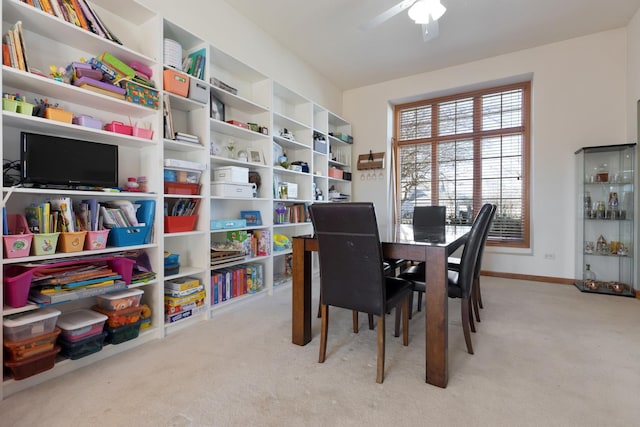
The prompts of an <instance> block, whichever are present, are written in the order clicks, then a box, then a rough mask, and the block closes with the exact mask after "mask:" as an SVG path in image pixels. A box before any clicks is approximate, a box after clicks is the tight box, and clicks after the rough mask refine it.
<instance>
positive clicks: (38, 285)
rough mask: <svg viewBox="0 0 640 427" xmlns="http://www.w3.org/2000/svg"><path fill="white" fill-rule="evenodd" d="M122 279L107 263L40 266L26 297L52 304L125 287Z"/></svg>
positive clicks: (41, 302)
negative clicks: (42, 267)
mask: <svg viewBox="0 0 640 427" xmlns="http://www.w3.org/2000/svg"><path fill="white" fill-rule="evenodd" d="M121 279H122V276H121V275H120V274H118V273H117V272H115V271H114V270H112V269H111V268H109V267H108V266H107V265H106V263H97V264H92V265H86V264H82V265H72V266H68V267H64V268H62V267H60V268H55V267H52V268H51V269H39V270H38V271H37V272H36V273H34V277H33V279H32V282H31V289H30V291H29V299H30V300H31V301H33V302H35V303H37V304H55V303H60V302H65V301H74V300H78V299H81V298H87V297H91V296H97V295H102V294H104V293H107V292H111V291H114V290H117V289H122V288H126V286H127V285H126V283H125V282H124V281H123V280H121Z"/></svg>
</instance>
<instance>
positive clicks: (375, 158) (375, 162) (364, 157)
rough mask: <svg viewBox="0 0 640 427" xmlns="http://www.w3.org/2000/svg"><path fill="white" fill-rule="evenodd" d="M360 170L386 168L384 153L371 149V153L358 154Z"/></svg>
mask: <svg viewBox="0 0 640 427" xmlns="http://www.w3.org/2000/svg"><path fill="white" fill-rule="evenodd" d="M357 167H358V170H359V171H361V170H368V169H384V153H374V152H372V151H371V150H369V154H360V155H358V166H357Z"/></svg>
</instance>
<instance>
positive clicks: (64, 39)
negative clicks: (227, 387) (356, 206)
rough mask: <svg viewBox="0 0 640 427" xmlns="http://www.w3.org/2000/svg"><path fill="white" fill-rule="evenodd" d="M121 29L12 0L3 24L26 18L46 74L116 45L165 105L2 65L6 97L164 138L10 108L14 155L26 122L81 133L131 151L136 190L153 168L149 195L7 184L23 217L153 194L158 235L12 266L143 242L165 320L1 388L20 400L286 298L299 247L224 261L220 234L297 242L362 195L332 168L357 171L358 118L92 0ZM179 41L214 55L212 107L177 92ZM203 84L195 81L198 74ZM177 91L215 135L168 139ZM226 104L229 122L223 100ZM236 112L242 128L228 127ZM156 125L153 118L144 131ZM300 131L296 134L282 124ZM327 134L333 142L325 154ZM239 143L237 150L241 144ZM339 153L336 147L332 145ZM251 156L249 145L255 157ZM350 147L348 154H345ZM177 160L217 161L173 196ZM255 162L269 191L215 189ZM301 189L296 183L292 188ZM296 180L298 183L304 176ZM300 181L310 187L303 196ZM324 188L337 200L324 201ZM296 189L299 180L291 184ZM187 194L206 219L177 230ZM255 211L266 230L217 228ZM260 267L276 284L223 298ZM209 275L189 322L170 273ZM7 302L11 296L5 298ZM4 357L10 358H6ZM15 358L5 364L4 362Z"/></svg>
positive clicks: (156, 315) (204, 132) (7, 138)
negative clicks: (238, 194)
mask: <svg viewBox="0 0 640 427" xmlns="http://www.w3.org/2000/svg"><path fill="white" fill-rule="evenodd" d="M91 4H92V5H94V6H95V9H96V11H97V12H98V14H99V15H100V17H101V18H102V19H103V20H104V22H105V23H106V24H107V26H108V27H109V28H110V29H111V31H112V32H113V33H115V34H116V35H117V36H118V38H119V39H120V40H121V41H122V42H123V44H122V45H119V44H116V43H113V42H111V41H109V40H106V39H104V38H101V37H99V36H96V35H94V34H92V33H90V32H88V31H85V30H83V29H81V28H79V27H76V26H75V25H72V24H70V23H68V22H65V21H63V20H61V19H58V18H56V17H54V16H52V15H49V14H47V13H44V12H42V11H40V10H38V9H36V8H35V7H32V6H29V5H27V4H25V3H22V2H21V1H18V0H3V2H2V19H3V32H5V31H6V30H7V29H8V28H9V27H11V26H12V25H14V24H15V23H16V22H17V21H22V24H23V31H24V35H25V41H26V50H27V52H28V59H29V65H30V67H31V68H32V69H38V70H43V71H45V72H48V71H47V70H48V69H49V65H51V64H56V65H59V66H66V65H67V64H69V63H70V62H72V61H78V60H79V59H80V58H86V59H88V58H91V57H93V56H98V55H100V54H101V53H102V52H110V53H112V54H113V55H115V56H116V57H118V58H120V59H121V60H123V61H124V62H127V63H128V62H130V61H133V60H135V61H137V62H140V63H142V64H145V65H147V66H149V67H151V69H152V70H153V76H152V78H153V80H154V81H155V83H156V86H157V89H158V91H159V97H160V103H161V105H160V108H159V109H157V110H156V109H152V108H148V107H145V106H141V105H137V104H133V103H130V102H126V101H122V100H118V99H115V98H112V97H110V96H105V95H102V94H99V93H95V92H90V91H87V90H84V89H81V88H77V87H75V86H72V85H69V84H64V83H61V82H57V81H54V80H53V79H50V78H47V77H43V76H39V75H37V74H33V73H27V72H24V71H19V70H17V69H14V68H10V67H6V66H3V67H2V73H1V81H2V88H3V92H9V93H20V94H21V95H25V96H27V99H33V98H48V100H49V101H50V102H52V103H59V105H60V107H62V108H64V109H66V110H68V111H72V112H74V113H76V114H86V115H89V116H92V117H95V118H97V119H100V120H101V121H102V122H103V123H109V122H111V121H119V122H123V123H129V122H136V123H138V124H139V125H140V124H148V125H149V126H150V127H151V128H152V129H153V130H154V136H153V139H142V138H137V137H132V136H125V135H121V134H117V133H112V132H107V131H104V130H98V129H91V128H87V127H80V126H76V125H72V124H66V123H62V122H57V121H53V120H47V119H43V118H39V117H32V116H26V115H23V114H19V113H15V112H9V111H3V114H2V115H1V116H0V124H2V129H3V133H2V144H1V147H2V148H1V150H2V154H3V158H4V159H11V160H16V159H19V157H20V151H19V146H18V143H17V141H19V135H20V132H21V131H28V132H33V133H42V134H47V135H52V136H61V137H66V138H73V139H79V140H84V141H92V142H99V143H103V144H110V145H115V146H117V147H118V150H119V181H120V185H122V186H124V185H125V183H126V181H127V178H128V177H130V176H135V177H138V176H146V177H147V180H148V192H146V193H127V192H121V193H118V194H113V193H105V192H99V191H79V190H50V189H38V188H10V187H8V186H7V184H6V183H4V182H3V187H2V190H3V196H4V198H5V199H6V208H7V212H8V213H23V212H24V207H25V206H27V205H29V204H30V203H33V202H40V201H45V200H46V199H47V198H51V197H54V196H68V197H71V198H72V199H74V200H76V199H77V200H80V199H86V198H96V199H97V200H98V201H106V200H113V199H116V198H117V199H125V200H131V201H133V202H135V201H138V200H153V201H155V202H156V210H155V218H154V224H153V228H152V229H153V235H152V239H151V241H150V242H149V243H147V244H143V245H137V246H127V247H107V248H104V249H102V250H95V251H83V252H77V253H56V254H53V255H51V256H29V257H25V258H4V259H2V264H3V272H4V269H5V268H9V267H11V266H12V265H14V264H17V263H21V262H25V261H28V262H39V261H45V260H57V259H60V260H65V259H68V258H71V257H76V256H80V257H88V256H90V255H92V256H93V255H112V254H118V253H121V252H123V251H124V250H131V249H136V250H143V251H144V252H146V253H147V254H148V256H149V258H150V261H151V266H152V268H153V270H154V271H155V272H156V279H155V280H153V281H149V282H146V283H141V284H136V285H132V286H135V287H139V288H140V289H142V290H144V295H143V303H146V304H148V305H149V306H150V308H151V310H152V324H151V327H150V328H148V329H146V330H145V331H143V332H141V333H140V336H139V337H138V338H136V339H133V340H130V341H127V342H125V343H122V344H119V345H105V347H104V348H103V349H102V350H101V351H99V352H97V353H95V354H92V355H90V356H87V357H83V358H81V359H78V360H59V361H58V362H57V363H56V364H55V367H54V368H53V369H51V370H48V371H45V372H43V373H40V374H37V375H34V376H31V377H29V378H26V379H24V380H20V381H15V380H13V379H11V378H10V377H5V378H4V381H3V383H2V388H1V389H0V397H6V396H9V395H11V394H13V393H16V392H18V391H20V390H23V389H26V388H29V387H32V386H35V385H37V384H39V383H41V382H43V381H46V380H49V379H51V378H55V377H58V376H60V375H64V374H66V373H68V372H72V371H74V370H76V369H79V368H81V367H84V366H88V365H91V364H92V363H95V362H96V361H98V360H101V359H104V358H107V357H110V356H112V355H115V354H117V353H120V352H122V351H126V350H128V349H130V348H133V347H136V346H139V345H143V344H144V343H146V342H148V341H150V340H154V339H159V338H163V337H165V336H166V335H167V334H170V333H174V332H175V333H177V332H178V331H179V330H181V329H183V328H185V327H188V326H190V325H192V324H193V323H194V322H199V321H204V320H208V319H211V318H212V317H214V315H215V313H219V312H220V311H222V310H226V309H233V307H237V306H238V304H241V303H245V302H249V301H256V300H257V299H259V298H261V297H263V296H267V295H270V294H272V293H273V291H274V286H276V285H283V284H286V283H289V282H290V273H291V250H290V249H284V250H278V251H276V250H274V248H273V246H271V247H269V248H268V253H267V254H266V255H261V256H256V257H253V258H250V259H243V260H240V261H233V262H228V263H225V264H218V265H215V266H213V267H212V266H211V264H210V246H211V243H212V242H218V241H222V240H226V238H227V233H228V232H229V231H240V232H247V233H256V232H267V233H268V234H269V235H270V236H271V241H272V242H273V240H274V237H275V236H276V235H284V236H287V237H289V238H291V237H293V236H296V235H300V234H308V233H311V232H312V225H311V223H310V222H308V221H306V218H305V214H306V207H307V206H308V205H309V204H311V203H315V202H319V201H323V202H326V201H327V200H328V197H329V189H330V188H331V187H334V188H335V189H337V191H340V192H343V193H345V194H351V183H350V181H348V180H344V179H334V178H330V177H329V176H328V171H329V168H330V167H331V166H335V167H338V168H340V169H342V170H344V171H350V168H351V145H350V144H347V143H345V142H343V141H342V140H340V139H339V138H334V137H332V136H331V135H332V134H334V133H335V132H341V133H345V134H350V133H351V127H350V125H349V124H348V122H346V121H345V120H343V119H341V118H340V117H338V116H336V115H335V114H333V113H332V112H330V111H329V110H327V109H326V108H324V107H322V106H319V105H317V104H314V102H312V101H311V100H309V99H306V98H305V97H303V96H301V95H299V94H297V93H295V92H294V91H292V90H290V89H289V88H287V87H286V86H285V85H283V84H281V83H279V82H274V81H273V80H272V79H271V78H270V77H269V76H267V75H265V74H263V73H261V72H260V71H258V70H256V69H254V68H252V67H250V66H248V65H246V64H244V63H243V62H241V61H239V60H237V59H235V58H234V57H233V56H231V55H229V54H227V53H225V52H223V51H221V50H220V49H218V48H217V47H216V46H215V45H213V44H211V41H207V40H204V39H203V38H201V37H199V36H197V35H196V34H194V33H193V32H191V31H190V30H188V29H185V28H182V27H181V26H179V25H176V24H175V23H173V22H171V21H170V20H169V19H166V18H165V17H162V16H159V15H158V14H157V13H155V12H153V11H151V10H149V9H146V8H145V7H143V6H141V5H139V4H138V3H137V2H136V1H135V0H116V1H110V0H109V1H108V0H95V1H92V2H91ZM165 38H168V39H171V40H174V41H176V42H178V43H179V44H180V45H181V46H182V49H183V56H184V55H185V54H188V53H192V52H196V51H200V50H202V51H203V52H204V53H205V57H206V61H205V65H204V74H203V78H202V79H196V81H197V82H198V83H199V84H200V85H204V86H205V87H206V88H207V89H208V91H209V93H210V98H209V99H207V100H206V102H200V101H198V100H194V99H191V98H190V97H189V96H187V97H183V96H180V95H176V94H173V93H170V92H168V91H165V90H163V85H162V80H163V77H162V76H163V70H166V69H169V68H171V67H170V66H169V64H165V63H164V60H163V58H164V55H163V40H164V39H165ZM189 78H190V79H192V78H193V77H191V76H189ZM213 79H217V80H218V81H220V82H223V83H224V85H227V87H228V88H233V90H231V89H229V90H226V89H223V88H221V87H220V86H221V85H219V84H213ZM165 96H166V97H168V100H169V104H170V108H171V115H172V118H173V124H174V130H176V131H180V132H185V133H188V134H193V135H197V136H198V138H199V140H200V142H201V144H194V143H190V142H181V141H176V140H173V139H169V138H164V137H163V136H164V124H163V103H164V101H163V99H164V97H165ZM220 104H222V105H224V117H222V116H221V112H222V110H221V109H220V108H218V107H219V105H220ZM227 121H231V123H229V122H227ZM239 123H249V124H253V125H254V126H253V129H246V128H244V127H240V126H238V124H239ZM143 127H144V126H143ZM284 129H287V133H291V134H293V137H292V138H291V137H289V136H287V137H284V136H282V135H281V131H284ZM314 134H316V135H321V136H322V137H323V138H324V140H325V141H326V145H325V146H324V149H321V150H315V149H314ZM231 146H233V150H229V149H228V147H231ZM278 149H282V150H284V151H286V155H287V158H288V162H290V163H292V162H301V163H302V165H301V168H302V166H303V165H306V168H305V169H304V170H303V171H295V170H291V169H285V168H283V167H282V166H281V165H280V164H279V159H278V156H279V154H280V152H279V151H278ZM330 149H331V151H330ZM239 152H243V153H246V155H247V159H246V161H245V160H243V159H242V156H238V154H239ZM334 154H335V155H336V157H335V159H334V158H333V155H334ZM168 159H176V160H183V161H189V162H196V163H201V164H204V170H202V171H201V175H200V183H201V186H200V191H199V194H172V191H167V188H165V186H164V173H163V172H164V165H165V161H166V160H168ZM230 166H235V167H245V168H248V169H249V171H250V173H251V179H252V180H253V181H258V182H259V184H260V185H259V186H258V187H257V188H256V191H255V197H245V198H229V197H220V196H216V195H214V194H213V192H212V190H211V186H210V185H209V184H210V182H211V180H212V177H213V171H214V170H215V169H218V168H225V167H230ZM280 183H288V184H291V192H289V191H287V194H286V196H284V195H283V193H281V192H279V191H278V190H279V188H280ZM288 184H287V185H288ZM294 184H295V185H294ZM294 187H296V190H297V194H295V195H294V194H293V188H294ZM315 188H319V189H320V190H321V192H322V194H323V196H324V199H323V200H317V198H316V192H315ZM288 189H289V188H288ZM178 198H183V199H188V200H191V201H195V202H198V204H199V206H198V210H197V220H196V222H195V226H194V227H193V229H192V230H191V229H189V230H185V231H179V232H172V231H173V229H171V230H169V229H167V227H166V226H165V221H164V216H165V215H164V213H165V205H169V206H170V205H171V204H172V203H173V202H175V201H176V200H177V199H178ZM280 206H284V207H286V208H289V210H291V209H292V208H294V207H296V206H298V208H297V209H298V210H299V211H298V213H299V216H298V218H297V221H298V222H294V221H292V220H291V219H292V218H293V217H287V218H286V220H285V221H282V220H281V219H279V218H278V216H277V214H276V209H277V208H279V207H280ZM241 211H258V212H260V216H261V224H260V225H249V226H247V227H241V228H236V229H230V230H227V229H223V230H212V229H211V226H210V223H211V221H212V220H226V219H238V218H240V212H241ZM165 253H175V254H179V255H180V258H179V260H180V269H179V272H178V273H176V274H165V272H164V269H163V264H164V255H165ZM253 264H259V265H260V266H261V268H262V271H263V276H262V287H261V289H259V290H258V291H257V292H252V293H246V294H244V295H240V296H238V297H235V298H231V299H228V300H226V301H224V302H223V301H220V300H219V301H218V303H217V304H213V298H212V296H213V291H214V283H212V274H215V273H216V272H218V271H220V270H221V269H226V268H229V269H233V268H235V267H238V266H249V265H253ZM184 277H196V278H198V279H199V280H200V281H201V282H202V283H203V284H204V285H205V290H206V298H205V301H204V306H205V309H203V310H202V311H200V312H198V313H197V314H196V315H194V316H190V317H188V318H185V319H183V320H180V321H178V322H175V323H167V322H165V315H164V284H165V282H166V281H168V280H172V279H180V278H184ZM0 302H1V301H0ZM93 303H94V299H93V298H87V299H84V300H80V301H74V302H70V303H63V304H60V305H58V306H57V307H59V308H60V309H61V310H62V311H68V310H72V309H75V308H78V307H89V306H91V305H92V304H93ZM2 307H3V311H2V317H3V318H4V317H6V316H9V315H12V314H17V313H22V312H26V311H31V310H37V309H39V307H38V306H36V305H35V304H31V303H29V304H27V305H26V306H24V307H19V308H12V307H9V306H6V305H2ZM0 361H2V360H1V359H0ZM2 362H4V361H2Z"/></svg>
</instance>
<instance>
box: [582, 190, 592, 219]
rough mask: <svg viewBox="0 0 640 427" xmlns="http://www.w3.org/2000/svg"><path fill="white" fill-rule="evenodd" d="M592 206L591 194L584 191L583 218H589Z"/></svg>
mask: <svg viewBox="0 0 640 427" xmlns="http://www.w3.org/2000/svg"><path fill="white" fill-rule="evenodd" d="M592 208H593V205H592V204H591V193H590V192H588V191H585V193H584V216H585V218H591V212H592Z"/></svg>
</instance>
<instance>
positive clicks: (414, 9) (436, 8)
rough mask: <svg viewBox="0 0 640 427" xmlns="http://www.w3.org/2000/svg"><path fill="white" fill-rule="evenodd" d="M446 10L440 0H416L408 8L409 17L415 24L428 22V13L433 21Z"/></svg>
mask: <svg viewBox="0 0 640 427" xmlns="http://www.w3.org/2000/svg"><path fill="white" fill-rule="evenodd" d="M446 11H447V8H446V7H444V6H443V5H442V3H440V0H418V1H416V2H415V3H414V4H413V6H411V7H410V8H409V18H411V19H413V21H414V22H415V23H416V24H428V23H429V15H431V19H432V20H433V21H437V20H438V19H440V18H441V17H442V15H444V13H445V12H446Z"/></svg>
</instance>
